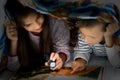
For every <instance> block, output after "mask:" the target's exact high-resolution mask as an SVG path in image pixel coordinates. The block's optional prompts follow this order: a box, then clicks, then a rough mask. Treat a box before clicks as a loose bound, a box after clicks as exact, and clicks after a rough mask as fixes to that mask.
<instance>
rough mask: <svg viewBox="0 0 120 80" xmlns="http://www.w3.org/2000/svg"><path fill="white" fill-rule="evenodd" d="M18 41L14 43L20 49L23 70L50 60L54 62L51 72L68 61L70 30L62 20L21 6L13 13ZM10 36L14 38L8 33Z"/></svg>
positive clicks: (19, 55) (39, 65) (17, 53)
mask: <svg viewBox="0 0 120 80" xmlns="http://www.w3.org/2000/svg"><path fill="white" fill-rule="evenodd" d="M14 19H15V22H16V29H17V39H16V38H13V39H14V40H12V39H11V44H14V46H17V49H14V50H16V55H18V58H19V61H20V65H21V69H22V71H30V70H33V69H38V68H40V67H41V66H44V64H45V62H46V61H47V60H48V59H49V57H50V59H51V60H53V61H55V63H56V66H55V67H54V68H52V70H56V69H60V68H62V66H63V65H64V63H65V62H66V61H68V60H69V57H70V56H69V30H68V29H67V27H66V26H65V23H64V22H63V21H59V20H56V19H53V18H51V17H49V16H47V15H45V14H41V13H39V12H37V11H35V10H33V9H32V8H29V7H21V8H19V9H17V11H16V12H15V13H14ZM8 36H12V35H10V34H8Z"/></svg>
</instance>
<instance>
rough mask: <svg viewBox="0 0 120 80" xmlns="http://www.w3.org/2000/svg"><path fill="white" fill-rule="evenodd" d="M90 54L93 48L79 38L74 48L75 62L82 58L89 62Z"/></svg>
mask: <svg viewBox="0 0 120 80" xmlns="http://www.w3.org/2000/svg"><path fill="white" fill-rule="evenodd" d="M90 53H92V49H91V47H90V46H89V45H88V44H87V43H85V42H84V41H83V40H82V38H81V36H80V35H79V36H78V42H77V44H76V47H75V48H74V60H75V59H77V58H82V59H84V60H86V61H87V62H88V60H89V58H90Z"/></svg>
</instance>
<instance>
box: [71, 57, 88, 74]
mask: <svg viewBox="0 0 120 80" xmlns="http://www.w3.org/2000/svg"><path fill="white" fill-rule="evenodd" d="M71 68H72V71H71V73H75V72H78V71H82V70H84V69H85V68H86V61H85V60H84V59H81V58H79V59H77V60H75V61H73V62H72V63H71Z"/></svg>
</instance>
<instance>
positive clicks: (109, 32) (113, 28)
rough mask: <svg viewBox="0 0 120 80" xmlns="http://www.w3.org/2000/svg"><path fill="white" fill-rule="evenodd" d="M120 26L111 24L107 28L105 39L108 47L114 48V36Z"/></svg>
mask: <svg viewBox="0 0 120 80" xmlns="http://www.w3.org/2000/svg"><path fill="white" fill-rule="evenodd" d="M119 28H120V27H119V26H118V24H117V23H111V24H109V25H108V27H107V28H106V32H105V34H104V38H105V43H106V46H107V47H112V46H113V44H114V43H113V35H114V33H115V32H117V31H118V30H119Z"/></svg>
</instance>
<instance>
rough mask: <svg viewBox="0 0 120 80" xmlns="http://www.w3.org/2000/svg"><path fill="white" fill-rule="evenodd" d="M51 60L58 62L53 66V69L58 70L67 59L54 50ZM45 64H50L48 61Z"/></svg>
mask: <svg viewBox="0 0 120 80" xmlns="http://www.w3.org/2000/svg"><path fill="white" fill-rule="evenodd" d="M50 60H52V61H55V63H56V66H55V67H54V68H51V69H52V70H57V69H60V68H62V66H63V64H64V62H65V60H64V59H63V58H62V57H61V56H60V54H58V53H54V52H52V53H51V55H50ZM45 65H46V66H48V63H46V64H45Z"/></svg>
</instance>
